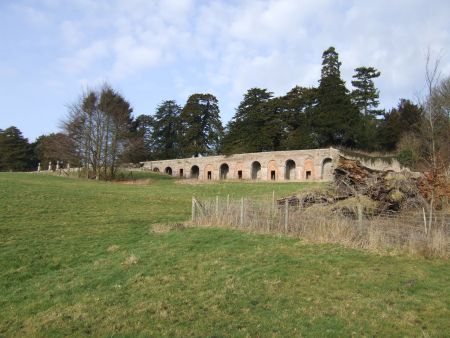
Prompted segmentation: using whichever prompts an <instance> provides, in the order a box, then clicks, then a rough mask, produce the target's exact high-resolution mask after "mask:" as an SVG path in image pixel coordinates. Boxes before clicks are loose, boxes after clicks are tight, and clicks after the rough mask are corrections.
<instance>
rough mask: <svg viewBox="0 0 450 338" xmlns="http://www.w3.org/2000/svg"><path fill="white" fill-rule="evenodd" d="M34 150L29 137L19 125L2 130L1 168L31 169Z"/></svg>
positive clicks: (14, 169) (0, 139) (0, 142)
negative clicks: (23, 133) (25, 135)
mask: <svg viewBox="0 0 450 338" xmlns="http://www.w3.org/2000/svg"><path fill="white" fill-rule="evenodd" d="M32 155H33V154H32V151H31V148H30V144H29V143H28V139H26V138H25V137H23V135H22V132H21V131H20V130H19V129H18V128H17V127H14V126H12V127H9V128H6V129H5V130H3V131H1V132H0V170H13V171H21V170H26V169H30V167H31V160H32V157H33V156H32Z"/></svg>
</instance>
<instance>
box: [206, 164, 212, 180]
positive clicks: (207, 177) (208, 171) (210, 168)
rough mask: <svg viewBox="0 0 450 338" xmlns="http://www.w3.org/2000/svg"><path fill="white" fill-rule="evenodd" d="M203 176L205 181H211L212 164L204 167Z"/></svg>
mask: <svg viewBox="0 0 450 338" xmlns="http://www.w3.org/2000/svg"><path fill="white" fill-rule="evenodd" d="M204 175H205V177H204V179H205V180H212V178H213V166H212V164H208V165H206V166H205V173H204Z"/></svg>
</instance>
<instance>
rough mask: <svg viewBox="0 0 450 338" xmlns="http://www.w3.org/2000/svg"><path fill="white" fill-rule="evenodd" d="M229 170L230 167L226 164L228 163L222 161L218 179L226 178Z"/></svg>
mask: <svg viewBox="0 0 450 338" xmlns="http://www.w3.org/2000/svg"><path fill="white" fill-rule="evenodd" d="M229 171H230V167H229V166H228V164H226V163H223V164H222V165H221V166H220V179H221V180H226V179H227V176H228V172H229Z"/></svg>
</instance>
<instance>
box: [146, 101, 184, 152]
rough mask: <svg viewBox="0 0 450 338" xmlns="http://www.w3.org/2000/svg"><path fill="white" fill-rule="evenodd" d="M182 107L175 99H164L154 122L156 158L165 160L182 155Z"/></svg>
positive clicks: (153, 146)
mask: <svg viewBox="0 0 450 338" xmlns="http://www.w3.org/2000/svg"><path fill="white" fill-rule="evenodd" d="M180 115H181V107H180V106H179V105H178V104H177V103H176V102H175V101H173V100H168V101H163V102H162V103H161V104H160V105H159V106H158V108H157V110H156V113H155V115H154V120H153V123H152V126H153V134H152V137H151V143H152V149H153V152H154V155H155V158H157V159H161V160H165V159H171V158H179V157H180V156H181V139H180V136H181V135H180V131H181V120H180Z"/></svg>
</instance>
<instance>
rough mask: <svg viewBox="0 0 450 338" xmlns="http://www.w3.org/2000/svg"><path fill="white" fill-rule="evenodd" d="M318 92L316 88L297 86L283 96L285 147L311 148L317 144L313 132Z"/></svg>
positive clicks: (283, 143)
mask: <svg viewBox="0 0 450 338" xmlns="http://www.w3.org/2000/svg"><path fill="white" fill-rule="evenodd" d="M316 92H317V90H316V89H315V88H304V87H298V86H296V87H294V88H293V89H292V90H290V91H289V92H288V93H287V94H286V95H285V96H283V97H282V98H281V103H282V106H283V121H284V122H285V126H284V128H283V129H284V137H283V142H282V148H283V149H288V150H290V149H292V150H294V149H310V148H314V147H316V146H317V145H316V144H315V142H314V138H313V135H312V133H311V125H312V121H311V119H312V116H313V112H314V108H315V105H316V96H317V95H316Z"/></svg>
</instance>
